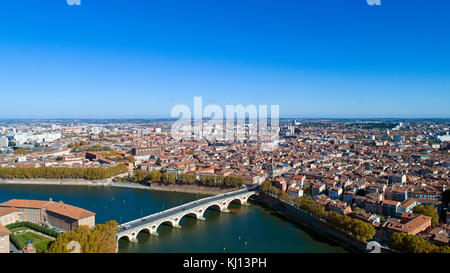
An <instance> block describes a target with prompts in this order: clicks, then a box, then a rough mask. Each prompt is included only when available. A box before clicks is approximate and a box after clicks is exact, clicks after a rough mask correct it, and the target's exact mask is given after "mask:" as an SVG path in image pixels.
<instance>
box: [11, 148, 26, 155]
mask: <svg viewBox="0 0 450 273" xmlns="http://www.w3.org/2000/svg"><path fill="white" fill-rule="evenodd" d="M14 154H15V155H26V154H27V149H25V148H19V149H17V150H14Z"/></svg>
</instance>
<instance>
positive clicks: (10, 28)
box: [0, 0, 450, 118]
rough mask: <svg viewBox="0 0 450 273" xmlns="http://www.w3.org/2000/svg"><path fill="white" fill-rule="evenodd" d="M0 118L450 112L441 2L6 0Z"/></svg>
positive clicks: (449, 52)
mask: <svg viewBox="0 0 450 273" xmlns="http://www.w3.org/2000/svg"><path fill="white" fill-rule="evenodd" d="M0 4H1V6H2V8H1V9H0V94H1V97H2V104H1V107H0V118H132V117H133V118H152V117H169V116H170V111H171V108H172V107H173V106H175V105H176V104H187V105H189V106H192V105H193V98H194V96H202V97H203V103H204V105H205V104H219V105H221V106H224V105H226V104H243V105H248V104H255V105H258V104H267V105H272V104H278V105H280V116H281V117H450V16H449V13H450V2H449V1H446V0H395V1H394V0H381V6H369V5H367V4H366V1H365V0H339V1H338V0H308V1H305V0H295V1H287V0H276V1H275V0H270V1H269V0H179V1H175V0H164V1H162V0H157V1H153V0H146V1H144V0H142V1H141V0H126V1H125V0H121V1H118V0H108V1H106V0H105V1H101V0H81V6H69V5H67V3H66V1H65V0H39V1H29V0H14V1H11V0H0Z"/></svg>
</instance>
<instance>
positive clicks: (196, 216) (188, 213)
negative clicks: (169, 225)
mask: <svg viewBox="0 0 450 273" xmlns="http://www.w3.org/2000/svg"><path fill="white" fill-rule="evenodd" d="M184 217H192V218H195V219H199V218H201V215H199V214H198V213H196V212H195V211H190V212H187V213H185V214H183V215H181V216H180V217H179V218H180V219H179V220H178V223H180V222H181V219H183V218H184Z"/></svg>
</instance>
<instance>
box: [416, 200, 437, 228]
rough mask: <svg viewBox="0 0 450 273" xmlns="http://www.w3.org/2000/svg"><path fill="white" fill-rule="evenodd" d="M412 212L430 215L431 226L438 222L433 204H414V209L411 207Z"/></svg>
mask: <svg viewBox="0 0 450 273" xmlns="http://www.w3.org/2000/svg"><path fill="white" fill-rule="evenodd" d="M413 212H414V213H417V214H423V215H426V216H430V217H431V218H432V220H431V225H432V226H435V225H437V224H438V222H439V215H438V214H437V211H436V209H435V208H434V207H433V206H431V205H425V206H423V205H418V206H415V207H414V209H413Z"/></svg>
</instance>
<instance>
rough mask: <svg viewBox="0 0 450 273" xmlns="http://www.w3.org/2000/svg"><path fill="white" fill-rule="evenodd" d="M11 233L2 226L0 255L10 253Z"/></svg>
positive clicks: (0, 227) (0, 226) (0, 231)
mask: <svg viewBox="0 0 450 273" xmlns="http://www.w3.org/2000/svg"><path fill="white" fill-rule="evenodd" d="M10 234H11V232H10V231H9V229H7V228H5V227H4V226H3V225H1V224H0V253H9V235H10Z"/></svg>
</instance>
